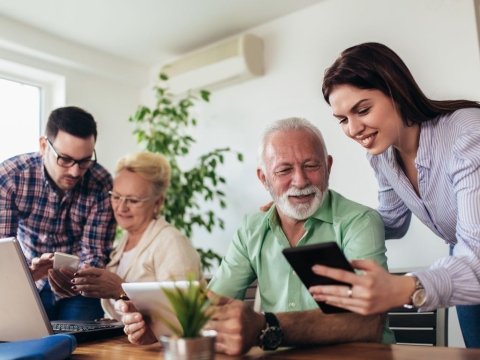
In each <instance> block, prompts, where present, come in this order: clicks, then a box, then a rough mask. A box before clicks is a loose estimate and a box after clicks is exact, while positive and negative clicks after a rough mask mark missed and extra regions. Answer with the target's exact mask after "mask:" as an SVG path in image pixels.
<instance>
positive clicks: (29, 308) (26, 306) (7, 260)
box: [0, 238, 53, 341]
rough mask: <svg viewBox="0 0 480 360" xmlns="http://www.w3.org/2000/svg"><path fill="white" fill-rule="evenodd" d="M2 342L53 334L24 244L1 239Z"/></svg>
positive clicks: (0, 299) (0, 327)
mask: <svg viewBox="0 0 480 360" xmlns="http://www.w3.org/2000/svg"><path fill="white" fill-rule="evenodd" d="M0 289H2V293H3V295H2V296H0V309H1V311H2V321H0V341H18V340H28V339H35V338H39V337H42V336H47V335H51V334H53V331H52V326H51V325H50V321H49V320H48V317H47V314H46V313H45V309H44V308H43V304H42V301H41V300H40V296H39V294H38V290H37V287H36V286H35V282H34V281H33V278H32V275H31V273H30V269H29V268H28V265H27V262H26V260H25V256H24V255H23V251H22V248H21V246H20V243H19V242H18V240H16V239H15V238H7V239H0Z"/></svg>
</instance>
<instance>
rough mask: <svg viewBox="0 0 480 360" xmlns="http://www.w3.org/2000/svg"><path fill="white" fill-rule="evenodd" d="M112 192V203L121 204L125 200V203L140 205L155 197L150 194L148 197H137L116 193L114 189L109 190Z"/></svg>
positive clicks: (134, 205)
mask: <svg viewBox="0 0 480 360" xmlns="http://www.w3.org/2000/svg"><path fill="white" fill-rule="evenodd" d="M108 193H109V194H110V199H111V201H112V204H114V205H116V204H120V202H122V201H125V205H127V206H131V207H137V208H138V207H140V206H142V204H143V203H144V202H145V201H147V200H150V199H153V198H154V197H155V196H149V197H146V198H142V199H139V198H136V197H129V196H120V195H118V194H117V193H114V192H113V191H109V192H108Z"/></svg>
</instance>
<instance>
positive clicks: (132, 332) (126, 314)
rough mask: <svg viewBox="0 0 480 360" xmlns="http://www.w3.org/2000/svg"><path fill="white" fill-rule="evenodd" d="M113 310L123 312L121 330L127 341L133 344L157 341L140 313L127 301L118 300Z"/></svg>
mask: <svg viewBox="0 0 480 360" xmlns="http://www.w3.org/2000/svg"><path fill="white" fill-rule="evenodd" d="M115 310H117V311H120V312H123V315H122V322H123V325H125V328H124V329H123V331H124V332H125V334H126V335H127V336H128V341H130V342H131V343H132V344H135V345H149V344H153V343H155V342H157V338H156V337H155V335H154V334H153V332H152V330H151V329H150V328H149V327H148V326H147V324H146V323H145V321H144V320H143V317H142V314H140V313H139V312H136V311H137V309H135V307H134V306H133V304H132V303H131V302H129V301H124V300H118V301H117V302H116V303H115Z"/></svg>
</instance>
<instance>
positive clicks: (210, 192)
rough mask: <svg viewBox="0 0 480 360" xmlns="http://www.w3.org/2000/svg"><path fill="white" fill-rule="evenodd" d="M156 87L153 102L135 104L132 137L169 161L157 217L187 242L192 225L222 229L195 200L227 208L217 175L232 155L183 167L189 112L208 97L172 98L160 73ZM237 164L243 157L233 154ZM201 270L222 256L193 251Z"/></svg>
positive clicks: (213, 154)
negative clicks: (148, 104) (221, 166)
mask: <svg viewBox="0 0 480 360" xmlns="http://www.w3.org/2000/svg"><path fill="white" fill-rule="evenodd" d="M159 81H160V83H159V85H158V86H155V88H154V90H155V93H156V104H155V106H154V107H152V108H149V107H146V106H143V105H141V106H139V107H138V109H137V111H136V112H135V114H134V115H132V116H131V117H130V119H129V121H130V122H132V123H134V124H135V129H134V134H135V136H136V138H137V142H138V144H139V145H140V147H141V148H143V149H145V150H147V151H151V152H157V153H160V154H162V155H164V156H165V157H166V158H167V159H168V160H169V162H170V165H171V167H172V171H171V182H170V183H171V184H170V186H169V188H168V190H167V193H166V196H165V202H164V205H163V208H162V213H163V215H164V216H165V219H166V220H167V221H168V222H169V223H171V224H172V225H173V226H175V227H176V228H177V229H179V230H180V231H182V232H183V233H184V234H185V236H186V237H187V238H189V239H190V238H191V236H192V231H193V228H194V227H195V226H198V227H203V228H205V229H206V230H207V231H208V232H212V230H213V229H214V227H215V226H219V227H220V228H221V229H223V228H224V222H223V220H222V219H221V218H219V217H218V216H217V215H216V214H215V213H214V212H213V211H212V210H205V207H204V205H203V204H202V206H200V200H201V199H202V200H204V201H207V202H208V201H217V202H218V204H219V205H220V207H221V208H222V209H224V208H225V207H226V206H227V204H226V202H225V193H224V192H223V191H222V189H221V187H222V186H223V185H224V184H225V183H226V181H225V178H224V177H222V176H220V175H219V174H218V172H217V168H218V167H219V165H221V164H223V163H224V162H225V160H226V156H227V155H228V154H229V153H231V152H232V151H231V150H230V148H229V147H223V148H217V149H213V150H212V151H210V152H207V153H205V154H200V155H199V156H198V160H197V162H196V164H195V165H194V166H193V167H192V168H190V169H187V170H185V169H182V168H181V166H180V164H179V160H180V159H181V158H182V157H185V156H187V155H188V154H189V153H190V147H191V146H192V145H193V144H194V143H195V139H194V138H193V137H192V136H191V135H190V134H189V130H191V128H192V127H195V126H196V125H197V120H196V119H195V118H194V116H193V113H192V109H193V108H194V106H195V104H196V103H197V102H199V101H205V102H208V101H209V99H210V93H209V92H208V91H205V90H201V91H200V92H199V94H197V95H194V94H192V93H190V92H189V93H188V94H187V95H186V96H185V97H182V98H176V97H175V96H173V94H171V93H170V92H169V91H168V77H167V76H166V75H165V74H160V75H159ZM236 157H237V159H238V161H243V156H242V154H240V153H236ZM197 251H198V252H199V254H200V259H201V261H202V266H203V270H204V271H208V270H210V268H211V267H212V265H213V263H214V261H218V263H220V261H221V257H220V256H219V255H218V254H217V253H215V252H214V251H213V250H211V249H209V250H203V249H200V248H199V249H197Z"/></svg>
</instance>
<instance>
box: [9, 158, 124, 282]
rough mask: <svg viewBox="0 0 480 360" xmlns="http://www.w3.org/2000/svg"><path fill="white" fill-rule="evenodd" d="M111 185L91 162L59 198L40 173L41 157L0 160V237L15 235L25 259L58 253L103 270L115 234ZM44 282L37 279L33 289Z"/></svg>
mask: <svg viewBox="0 0 480 360" xmlns="http://www.w3.org/2000/svg"><path fill="white" fill-rule="evenodd" d="M111 188H112V177H111V176H110V174H109V173H108V171H107V170H106V169H104V168H103V167H102V166H101V165H99V164H96V163H95V164H93V165H92V166H91V167H90V168H89V169H88V170H87V172H86V173H85V175H84V176H83V178H82V179H81V180H80V181H79V182H78V183H77V184H76V186H75V187H74V188H73V189H72V190H70V191H68V192H67V193H66V194H65V196H63V198H60V196H59V195H58V193H57V191H56V189H55V188H53V187H52V185H51V184H50V180H49V179H48V178H47V177H46V173H45V168H44V166H43V157H42V155H40V154H39V153H30V154H23V155H18V156H15V157H13V158H11V159H9V160H6V161H4V162H3V163H1V164H0V238H2V237H10V236H15V237H17V238H18V240H19V241H20V243H21V244H22V248H23V252H24V254H25V257H26V258H27V261H28V262H31V260H32V259H33V258H34V257H37V256H40V255H41V254H43V253H47V252H55V251H61V252H65V253H69V254H75V255H78V256H80V258H81V261H82V262H86V263H88V264H90V265H91V266H94V267H100V268H103V267H105V265H106V262H107V260H108V256H109V254H110V251H111V248H112V243H113V238H114V236H115V219H114V217H113V212H112V209H111V206H110V198H109V194H108V191H109V190H110V189H111ZM45 282H46V280H45V279H44V280H42V281H38V282H37V287H38V288H39V290H41V289H42V288H43V286H44V285H45Z"/></svg>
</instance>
